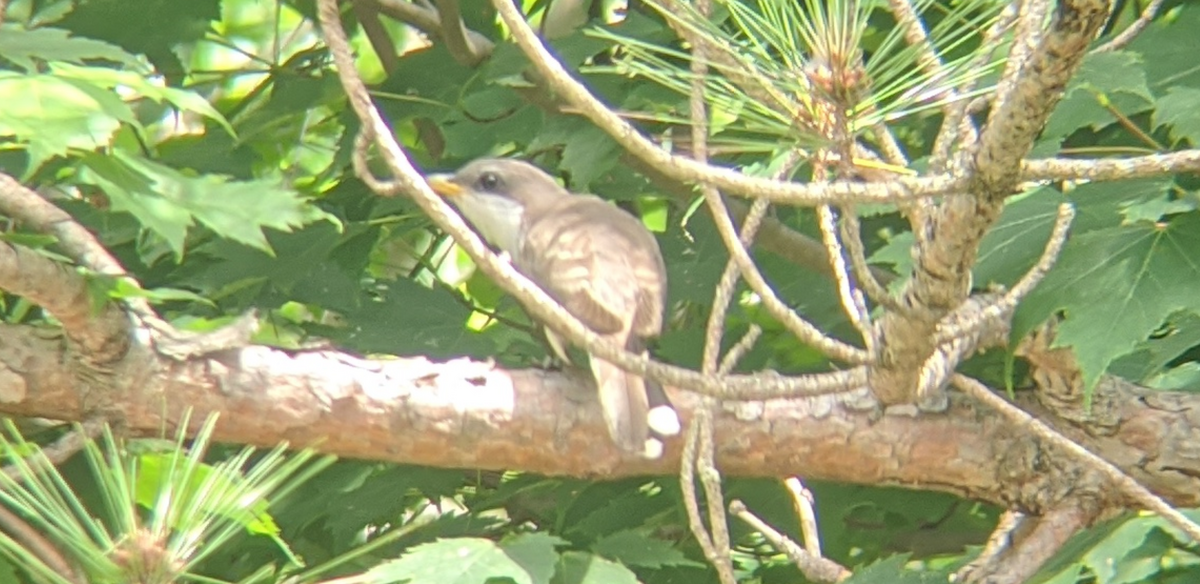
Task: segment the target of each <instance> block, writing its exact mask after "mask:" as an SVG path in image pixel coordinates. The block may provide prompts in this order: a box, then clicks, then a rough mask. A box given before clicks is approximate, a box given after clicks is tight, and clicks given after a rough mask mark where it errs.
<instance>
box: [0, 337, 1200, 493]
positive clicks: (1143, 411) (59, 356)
mask: <svg viewBox="0 0 1200 584" xmlns="http://www.w3.org/2000/svg"><path fill="white" fill-rule="evenodd" d="M64 351H65V349H64V348H63V347H62V345H61V343H59V342H58V341H57V340H56V339H53V338H45V337H44V335H43V334H41V333H39V331H38V330H37V329H35V328H32V327H20V326H0V376H2V377H3V379H4V380H5V382H4V386H5V387H8V388H10V391H7V392H6V393H5V395H4V400H3V403H2V404H0V410H2V411H4V412H6V413H9V414H13V415H24V416H41V417H44V416H53V417H57V418H63V419H72V420H81V419H84V418H85V416H86V414H87V412H86V411H85V408H84V407H83V404H82V403H81V399H82V398H81V396H80V395H79V392H78V391H77V388H76V386H75V385H74V382H73V379H74V377H73V372H72V371H70V370H69V368H66V367H63V362H64V361H63V359H64ZM129 361H130V366H129V370H128V373H127V374H126V373H123V374H122V375H121V376H120V383H121V385H120V386H118V387H116V388H114V394H113V396H112V397H113V400H112V405H113V406H114V407H116V408H118V411H119V412H120V413H121V414H122V419H123V420H124V421H125V423H126V425H127V427H128V428H129V429H130V431H132V432H135V433H139V434H145V435H155V436H157V435H160V433H161V432H162V431H163V429H164V428H166V429H167V430H168V431H170V428H171V427H172V426H173V425H174V424H176V423H178V421H179V420H181V419H183V415H184V413H185V412H186V411H188V410H189V409H193V410H195V411H197V412H200V413H208V412H220V414H221V423H220V424H219V425H218V427H217V433H216V436H215V438H216V439H217V440H219V441H223V442H233V443H244V444H251V445H256V446H274V445H275V444H277V443H278V441H279V440H280V438H285V439H287V440H289V441H290V442H291V443H292V444H293V445H295V446H297V447H300V446H307V445H314V446H316V447H317V448H318V449H319V450H321V451H323V452H327V453H331V454H336V455H339V456H344V457H351V458H361V459H370V460H386V461H393V462H401V463H411V464H423V465H431V466H438V467H462V468H482V469H496V470H500V469H517V470H526V471H531V472H539V473H545V474H552V475H572V476H594V477H609V478H611V477H618V476H634V475H639V474H646V473H661V474H668V473H671V472H672V471H673V470H674V469H675V468H676V465H677V464H678V462H679V460H678V458H677V457H678V455H679V450H678V446H679V445H678V443H677V442H673V443H671V444H668V448H667V453H666V456H665V457H664V458H663V459H662V460H659V461H646V460H638V459H634V460H622V459H621V458H620V454H619V452H618V451H617V450H616V448H615V447H614V446H613V445H612V444H611V442H610V441H608V440H600V439H597V437H599V436H604V435H606V430H605V426H604V422H603V416H602V415H601V413H600V408H599V405H598V404H597V403H595V401H594V398H592V397H591V396H592V395H593V394H592V390H591V386H590V384H589V383H588V382H587V374H586V373H585V372H578V371H567V372H563V373H549V372H545V371H539V370H515V371H506V370H502V369H498V368H496V367H495V366H494V365H491V364H489V363H483V362H477V361H471V360H469V359H457V360H454V361H450V362H446V363H432V362H430V361H428V360H427V359H424V358H420V357H417V358H402V359H390V360H384V361H371V360H364V359H357V358H354V357H350V356H347V355H345V354H342V353H337V352H331V351H330V352H303V353H288V352H286V351H282V350H278V349H272V348H268V347H245V348H240V349H230V350H228V351H225V352H222V353H218V354H212V355H208V356H205V357H196V358H192V359H189V360H186V361H173V360H169V359H163V358H160V357H158V356H156V355H154V354H153V353H151V352H149V351H147V350H145V349H144V348H142V347H140V346H139V347H136V348H135V354H134V355H132V357H131V358H130V359H129ZM18 385H19V386H20V387H21V388H22V389H23V390H22V391H21V392H13V391H11V388H13V387H16V386H18ZM672 398H673V400H674V401H676V402H677V404H678V405H679V406H680V409H681V412H683V413H684V415H685V417H688V416H687V413H688V412H690V411H691V409H692V407H694V405H695V404H696V403H697V401H698V400H699V397H698V396H696V395H694V394H691V393H689V392H681V391H672ZM845 401H846V398H844V397H842V396H824V397H818V398H803V399H793V400H770V401H767V402H762V403H745V404H731V405H730V406H728V408H727V409H725V410H722V411H720V412H718V414H717V415H716V417H715V424H716V430H717V432H718V433H719V434H720V435H721V436H722V439H721V441H720V443H719V444H717V445H716V455H717V462H718V464H719V465H720V467H721V469H722V471H723V472H724V473H725V474H726V475H728V476H788V475H792V474H798V473H803V474H804V476H806V477H807V478H809V479H810V480H834V481H843V482H851V483H859V484H896V485H905V486H909V487H913V488H924V489H934V490H939V491H946V492H951V493H955V494H958V495H960V496H964V497H969V498H973V499H979V500H983V501H990V502H994V503H998V504H1003V505H1006V506H1012V507H1016V508H1022V509H1026V510H1032V511H1034V512H1041V511H1042V510H1044V509H1047V508H1049V507H1052V506H1053V504H1054V501H1055V499H1053V496H1054V495H1053V494H1054V493H1059V494H1061V496H1066V495H1069V494H1070V493H1072V492H1074V490H1075V489H1078V488H1082V483H1079V482H1077V479H1078V477H1079V476H1080V474H1079V473H1080V468H1081V467H1080V466H1078V463H1077V462H1076V461H1075V459H1073V458H1071V457H1067V456H1055V453H1056V452H1058V451H1057V450H1056V449H1055V448H1054V447H1048V446H1046V445H1044V443H1042V442H1041V441H1040V440H1039V439H1038V438H1035V437H1032V436H1030V435H1029V434H1027V433H1025V432H1014V431H1013V428H1012V425H1011V423H1009V422H1008V421H1007V420H1005V419H1003V418H1000V417H997V416H995V415H994V414H992V413H991V411H990V410H987V411H986V412H985V411H983V410H980V409H979V406H978V405H977V403H978V402H975V401H974V400H969V399H966V398H963V397H961V396H954V399H953V400H952V403H951V406H950V412H949V415H945V416H918V417H915V418H914V417H907V416H893V415H885V416H883V417H882V418H880V419H878V420H874V421H873V420H872V416H871V415H870V414H869V413H865V412H859V411H855V410H853V409H851V408H850V407H848V406H847V405H845ZM1095 403H1096V405H1097V408H1101V409H1102V411H1097V412H1095V415H1097V416H1103V417H1104V418H1105V419H1109V420H1112V423H1111V424H1110V425H1109V426H1108V431H1106V432H1105V433H1103V434H1095V433H1091V432H1088V431H1087V426H1086V425H1085V424H1079V425H1075V424H1073V423H1067V422H1064V421H1062V420H1058V421H1057V422H1055V424H1054V425H1055V428H1056V429H1058V430H1060V431H1062V432H1064V433H1066V434H1067V435H1068V436H1069V437H1070V438H1071V439H1072V440H1075V441H1077V442H1079V443H1080V444H1081V445H1082V446H1083V447H1085V448H1087V449H1088V450H1090V451H1092V452H1095V453H1097V454H1100V455H1102V456H1103V457H1104V458H1106V459H1108V460H1110V461H1113V462H1114V463H1116V464H1118V465H1119V466H1120V467H1121V468H1122V469H1123V470H1124V471H1126V472H1128V473H1130V474H1131V475H1132V476H1133V477H1134V478H1136V479H1137V480H1139V481H1140V482H1142V483H1143V484H1144V485H1146V486H1147V487H1148V488H1149V489H1151V490H1153V491H1154V492H1155V493H1157V494H1159V495H1162V496H1164V497H1166V498H1167V499H1168V500H1169V501H1171V502H1172V503H1173V504H1175V505H1179V506H1196V505H1200V456H1197V455H1196V454H1195V453H1197V452H1200V446H1198V445H1200V429H1197V428H1196V426H1195V425H1194V424H1192V423H1191V422H1190V421H1189V420H1190V416H1191V415H1192V414H1191V413H1190V412H1194V411H1200V397H1197V396H1196V395H1195V394H1188V393H1170V392H1149V391H1144V390H1140V389H1138V388H1136V387H1133V386H1131V385H1129V384H1125V383H1122V382H1120V381H1118V380H1115V379H1105V380H1104V381H1102V382H1101V384H1100V387H1099V388H1098V389H1097V397H1096V401H1095ZM1017 405H1019V406H1021V407H1022V408H1024V409H1026V410H1027V411H1030V412H1032V413H1033V414H1034V415H1035V416H1037V417H1038V418H1039V419H1042V420H1056V418H1054V417H1053V415H1052V414H1050V412H1049V410H1047V409H1046V408H1045V407H1043V406H1041V405H1040V404H1038V403H1037V402H1036V401H1035V400H1034V399H1032V396H1030V395H1028V393H1027V392H1022V393H1021V394H1019V399H1018V402H1017ZM200 417H202V416H193V419H199V418H200ZM531 444H536V445H537V447H536V448H531V447H530V445H531ZM1048 456H1049V457H1051V458H1046V457H1048ZM1048 460H1056V461H1057V462H1056V463H1055V464H1053V465H1049V466H1047V461H1048ZM1046 493H1049V494H1046Z"/></svg>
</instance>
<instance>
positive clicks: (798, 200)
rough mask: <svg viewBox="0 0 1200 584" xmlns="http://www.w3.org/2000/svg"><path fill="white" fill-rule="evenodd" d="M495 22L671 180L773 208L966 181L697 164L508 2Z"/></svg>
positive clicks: (560, 88)
mask: <svg viewBox="0 0 1200 584" xmlns="http://www.w3.org/2000/svg"><path fill="white" fill-rule="evenodd" d="M492 5H493V6H495V8H496V11H497V12H499V14H500V18H501V19H503V20H504V23H505V24H507V25H508V27H509V30H510V31H511V32H512V35H513V39H514V40H515V41H516V43H517V44H518V45H519V46H520V47H521V50H522V51H524V53H525V54H526V56H528V57H529V59H530V60H531V61H532V62H533V65H534V67H535V68H536V69H537V71H538V73H539V74H540V75H541V76H542V77H543V79H544V80H545V82H546V84H547V85H549V86H550V88H551V89H552V90H553V91H554V92H555V93H556V94H558V95H561V96H562V97H563V99H565V100H566V101H568V102H569V103H570V104H571V105H572V106H574V107H575V108H577V109H578V110H579V112H580V113H581V114H582V115H583V116H584V117H586V118H588V119H589V120H591V122H592V123H593V124H595V125H596V126H597V127H599V128H600V129H602V130H604V132H605V133H607V134H608V135H609V136H611V137H612V138H613V140H615V141H616V142H617V143H618V144H620V145H621V146H622V147H623V148H624V149H625V150H627V151H629V152H630V153H631V154H633V155H634V156H637V157H638V158H639V159H641V160H642V161H643V162H645V163H646V164H648V165H651V166H654V167H655V168H657V169H659V170H660V171H661V172H662V173H664V174H666V175H668V176H670V177H671V178H673V179H675V180H678V181H681V182H686V183H692V184H701V183H707V184H711V185H712V186H714V187H716V188H718V189H721V191H723V192H725V193H729V194H735V195H739V196H743V197H749V198H763V199H767V200H769V201H771V202H773V203H784V204H789V205H805V206H814V205H819V204H824V203H835V204H836V203H850V202H876V203H881V202H896V201H903V200H912V199H917V198H921V197H932V196H938V195H942V194H945V193H951V192H958V191H961V190H962V188H963V187H965V186H966V182H965V181H964V180H961V179H959V178H955V177H951V176H949V175H944V176H935V177H899V178H897V179H896V180H894V181H888V182H882V183H864V182H855V181H834V182H829V183H821V184H801V183H793V182H781V181H775V180H769V179H764V178H758V177H752V176H747V175H745V174H742V173H740V172H737V171H734V170H730V169H726V168H720V167H714V166H709V165H707V164H701V163H699V162H696V161H694V160H691V159H690V158H685V157H681V156H673V155H671V154H668V153H667V152H665V151H663V150H662V149H660V148H659V147H658V146H657V145H656V144H654V143H653V142H651V141H650V140H648V139H646V138H645V137H644V136H642V135H641V134H639V133H638V132H637V130H636V129H634V128H633V127H632V126H630V125H629V124H628V123H627V122H625V120H623V119H621V117H620V116H618V115H617V114H615V113H613V112H612V111H610V110H609V109H608V108H606V107H605V106H604V104H602V103H600V101H599V100H597V99H596V98H595V97H594V96H592V94H591V93H589V92H588V90H587V89H586V88H584V87H583V85H582V84H580V83H579V82H578V81H576V80H575V79H573V78H572V77H571V76H570V74H568V73H567V71H566V70H565V69H564V68H563V66H562V64H560V63H559V62H558V61H556V60H555V59H554V57H553V56H551V55H550V53H549V51H547V50H546V47H545V46H544V45H542V42H541V41H540V40H539V39H538V37H537V33H535V32H534V31H533V29H532V28H530V26H529V23H527V22H525V18H524V17H523V16H522V15H521V13H520V11H518V10H517V8H516V7H515V6H514V5H513V4H512V2H510V1H509V0H492Z"/></svg>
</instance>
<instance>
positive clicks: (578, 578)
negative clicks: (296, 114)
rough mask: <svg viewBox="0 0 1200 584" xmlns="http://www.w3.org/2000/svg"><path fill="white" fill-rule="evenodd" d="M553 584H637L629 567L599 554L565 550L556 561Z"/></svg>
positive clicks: (635, 577)
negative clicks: (556, 569)
mask: <svg viewBox="0 0 1200 584" xmlns="http://www.w3.org/2000/svg"><path fill="white" fill-rule="evenodd" d="M551 582H553V583H554V584H637V582H638V579H637V576H636V575H634V573H633V572H631V571H629V568H626V567H625V566H622V565H621V564H618V563H616V562H613V561H610V560H606V559H604V558H602V557H600V556H596V555H592V554H587V553H583V552H566V553H564V554H563V555H562V558H561V559H560V560H559V562H558V571H557V572H555V574H554V579H553V580H551Z"/></svg>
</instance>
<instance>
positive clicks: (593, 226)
mask: <svg viewBox="0 0 1200 584" xmlns="http://www.w3.org/2000/svg"><path fill="white" fill-rule="evenodd" d="M547 218H552V220H546V219H547ZM521 240H522V245H520V246H519V249H518V253H517V254H516V256H515V257H514V263H515V264H516V267H517V269H519V270H521V271H523V272H525V273H526V274H528V275H530V276H531V277H533V278H534V279H535V280H537V281H538V282H540V283H541V284H542V285H543V287H544V288H545V289H546V291H547V292H548V293H549V294H550V295H551V296H552V297H553V298H554V299H555V300H557V301H558V302H559V303H561V304H562V305H563V307H565V308H566V309H567V310H568V311H569V312H571V313H572V314H574V315H575V316H576V317H577V318H579V319H580V320H581V321H583V322H584V324H586V325H588V328H591V329H592V330H594V331H596V332H598V333H602V334H616V333H618V332H620V331H622V330H624V331H632V332H633V333H634V334H636V335H637V336H639V337H645V336H654V335H657V334H658V333H659V332H660V331H661V330H662V306H663V298H664V296H665V289H664V285H663V284H664V282H665V280H666V276H665V270H664V268H663V265H662V257H661V255H660V254H659V252H658V243H657V242H656V241H655V240H654V237H653V236H652V235H650V234H649V232H647V231H646V230H645V228H644V227H642V225H641V222H640V221H638V220H637V219H635V218H634V217H632V216H631V215H629V214H628V213H625V212H624V211H621V210H620V209H617V208H616V207H613V206H612V205H609V204H608V203H605V202H604V201H602V200H600V199H597V198H595V197H589V196H571V197H567V198H564V199H562V200H561V201H560V203H559V204H557V205H555V206H553V207H551V208H548V209H546V210H545V211H544V212H542V213H540V214H538V215H536V216H533V217H526V226H525V230H524V237H522V238H521ZM547 249H552V250H554V253H549V254H547V253H531V251H532V250H547ZM596 274H600V275H603V276H604V277H601V278H596V277H594V275H596Z"/></svg>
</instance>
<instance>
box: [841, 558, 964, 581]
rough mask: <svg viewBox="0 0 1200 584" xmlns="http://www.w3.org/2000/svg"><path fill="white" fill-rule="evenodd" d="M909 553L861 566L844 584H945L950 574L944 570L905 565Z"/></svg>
mask: <svg viewBox="0 0 1200 584" xmlns="http://www.w3.org/2000/svg"><path fill="white" fill-rule="evenodd" d="M907 563H908V554H899V555H894V556H890V557H888V558H885V559H882V560H879V561H878V562H875V563H873V564H870V565H868V566H865V567H863V568H859V569H857V570H855V571H854V575H853V576H851V577H850V578H849V579H846V580H843V581H842V582H843V584H944V583H945V582H947V579H948V576H949V574H948V573H947V572H946V571H943V570H914V569H908V568H906V567H905V564H907Z"/></svg>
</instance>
